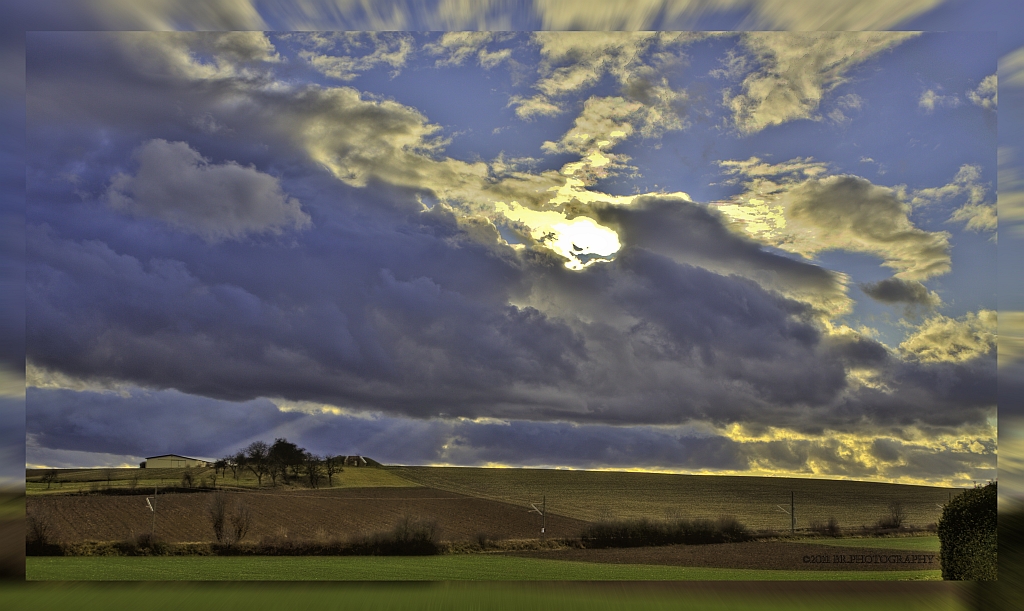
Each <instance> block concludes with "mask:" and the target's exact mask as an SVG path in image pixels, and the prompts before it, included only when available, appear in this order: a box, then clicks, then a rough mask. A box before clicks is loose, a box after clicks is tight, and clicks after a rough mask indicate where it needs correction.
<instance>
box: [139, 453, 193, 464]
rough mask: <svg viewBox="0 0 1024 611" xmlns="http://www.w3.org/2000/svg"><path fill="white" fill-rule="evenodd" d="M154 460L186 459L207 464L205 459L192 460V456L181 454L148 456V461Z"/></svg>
mask: <svg viewBox="0 0 1024 611" xmlns="http://www.w3.org/2000/svg"><path fill="white" fill-rule="evenodd" d="M154 458H184V459H187V460H201V461H203V462H207V461H206V460H205V459H203V458H192V457H191V456H182V455H181V454H161V455H159V456H147V457H146V460H152V459H154Z"/></svg>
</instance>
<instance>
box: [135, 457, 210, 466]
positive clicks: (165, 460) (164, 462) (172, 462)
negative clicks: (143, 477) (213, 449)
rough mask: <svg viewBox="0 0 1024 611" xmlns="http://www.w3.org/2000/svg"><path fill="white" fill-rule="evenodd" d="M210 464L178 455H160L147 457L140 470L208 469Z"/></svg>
mask: <svg viewBox="0 0 1024 611" xmlns="http://www.w3.org/2000/svg"><path fill="white" fill-rule="evenodd" d="M209 466H210V463H209V462H207V461H205V460H201V459H198V458H189V457H188V456H181V455H179V454H161V455H160V456H147V457H146V462H144V463H141V464H140V465H139V468H141V469H183V468H185V467H209Z"/></svg>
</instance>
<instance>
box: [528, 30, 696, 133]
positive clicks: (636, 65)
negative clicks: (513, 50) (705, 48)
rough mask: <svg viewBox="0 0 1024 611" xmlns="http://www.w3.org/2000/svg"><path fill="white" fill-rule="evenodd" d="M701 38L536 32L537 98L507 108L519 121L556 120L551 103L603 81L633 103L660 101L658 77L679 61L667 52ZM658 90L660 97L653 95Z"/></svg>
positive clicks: (662, 85) (690, 35) (662, 34)
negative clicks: (538, 57)
mask: <svg viewBox="0 0 1024 611" xmlns="http://www.w3.org/2000/svg"><path fill="white" fill-rule="evenodd" d="M706 36H707V34H703V33H690V32H671V33H670V32H536V33H534V35H533V41H534V42H535V43H536V44H538V45H539V46H540V55H541V63H540V66H539V68H538V71H539V73H540V78H539V79H538V80H537V82H536V83H535V84H534V88H535V89H537V90H538V92H539V93H537V94H535V95H534V96H532V97H529V98H526V97H516V98H513V99H512V105H514V106H516V114H517V115H518V116H519V117H520V118H523V119H529V118H531V117H533V116H536V115H553V114H558V112H561V111H562V110H563V109H561V108H559V107H558V106H557V105H556V103H555V102H554V101H553V100H554V99H557V98H560V97H564V96H567V95H570V94H573V93H578V92H581V91H583V90H585V89H588V88H590V87H593V86H594V85H596V84H597V83H598V82H600V80H601V79H602V78H603V77H605V76H609V75H610V76H612V77H613V78H615V80H616V81H617V82H618V83H619V84H620V85H621V86H622V87H623V92H624V95H627V97H631V93H632V92H635V93H636V94H637V96H636V97H637V98H640V97H642V96H643V95H645V94H646V95H649V96H651V99H652V100H657V99H660V98H664V97H665V96H666V95H667V93H666V92H665V89H667V88H668V85H667V83H666V82H665V81H664V80H662V76H660V75H659V71H660V70H661V69H663V68H664V67H665V66H666V65H671V64H672V63H673V62H675V61H678V59H679V58H678V56H677V55H675V52H670V51H669V50H670V49H673V48H677V47H680V46H682V45H685V44H687V43H689V42H692V41H695V40H699V39H701V38H704V37H706ZM652 51H653V52H652ZM648 54H650V57H649V58H647V59H645V57H646V56H647V55H648ZM658 87H660V88H662V89H661V90H660V93H659V92H658V91H654V88H658ZM669 91H670V90H669ZM641 101H643V100H641ZM645 103H646V102H645Z"/></svg>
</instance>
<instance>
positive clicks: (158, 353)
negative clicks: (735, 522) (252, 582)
mask: <svg viewBox="0 0 1024 611" xmlns="http://www.w3.org/2000/svg"><path fill="white" fill-rule="evenodd" d="M115 4H116V3H112V2H106V3H104V2H98V3H95V8H96V11H95V14H97V15H104V14H106V13H103V11H104V10H107V9H109V10H111V11H112V10H113V7H114V6H115ZM569 4H572V3H569ZM654 4H658V7H654ZM662 4H663V3H653V4H652V7H654V8H656V9H657V10H654V9H652V10H654V12H653V13H650V12H649V13H650V14H646V15H647V16H646V17H644V16H643V15H645V13H644V12H643V11H635V10H634V11H621V12H619V13H615V12H614V11H612V12H611V13H609V14H608V15H605V16H603V17H602V19H605V20H606V23H607V24H610V27H623V28H636V27H651V25H652V22H651V14H656V15H659V19H662V20H669V19H677V20H682V19H685V18H686V17H687V13H686V11H685V10H682V9H680V10H679V11H678V13H679V14H678V15H675V16H674V17H673V15H672V14H669V13H670V12H665V11H666V10H667V9H666V7H664V6H661V5H662ZM670 4H671V3H670ZM683 4H685V3H678V5H679V6H680V7H681V6H682V5H683ZM734 4H736V5H737V6H736V7H734V10H733V12H728V11H726V12H724V13H721V14H718V16H715V15H710V16H707V15H705V16H703V17H702V18H703V19H704V21H702V22H700V23H699V24H698V25H699V26H700V27H701V28H715V29H717V28H725V27H730V28H731V27H758V25H759V24H760V27H774V28H787V27H794V28H811V27H820V28H849V29H872V28H887V27H893V26H894V25H895V24H898V23H906V20H907V19H911V18H913V17H915V16H918V17H919V18H921V19H925V18H926V17H927V15H928V13H927V11H928V10H930V9H933V8H934V5H937V4H939V3H937V2H922V3H919V4H921V6H916V5H915V6H913V7H911V8H912V9H913V10H910V9H907V10H910V12H908V13H907V14H902V13H901V14H898V15H896V14H892V13H885V12H884V11H878V10H876V11H874V12H872V11H866V12H863V11H862V12H859V13H856V14H852V13H851V14H850V15H846V16H845V17H844V15H843V13H842V11H840V12H832V13H830V15H831V17H828V16H827V15H824V14H823V15H822V20H821V23H815V24H810V23H806V24H805V23H803V21H800V20H801V19H803V20H807V19H812V18H814V14H813V12H812V13H804V14H800V15H798V14H793V15H791V16H789V17H787V14H788V13H787V12H786V11H785V10H783V9H782V8H778V7H777V8H776V9H773V10H768V9H767V8H766V7H765V5H766V4H768V3H749V2H748V3H743V2H738V3H734ZM740 5H743V6H740ZM748 5H749V6H748ZM925 5H927V6H925ZM225 6H227V5H225ZM230 6H231V7H234V8H237V9H239V10H242V9H241V8H239V7H242V8H244V7H243V4H241V3H230ZM666 6H668V5H666ZM672 6H675V4H673V5H672ZM909 6H910V5H908V7H909ZM659 7H660V8H659ZM250 8H251V7H250ZM440 8H443V7H440ZM440 8H438V11H439V12H438V13H437V14H438V15H440V14H441V12H440ZM535 8H536V7H535ZM577 8H578V9H580V10H575V9H574V10H575V12H573V11H569V12H563V11H560V10H555V9H551V10H548V11H547V12H545V11H543V10H539V9H538V10H537V11H536V12H535V13H534V19H535V20H539V21H538V23H536V24H534V25H533V26H532V27H534V28H537V27H549V28H570V27H578V28H588V27H596V26H595V25H594V24H590V23H589V22H588V21H587V19H589V17H587V15H589V13H588V12H587V11H584V10H582V8H581V7H577ZM668 8H671V7H668ZM684 8H685V7H684ZM364 11H367V12H366V13H365V14H364V15H363V17H364V18H365V23H363V24H360V25H361V27H364V28H381V27H384V26H387V25H389V22H384V21H381V22H375V21H374V20H373V19H370V17H373V15H372V14H370V13H369V12H368V10H367V9H365V8H364ZM659 11H660V12H659ZM243 12H244V11H243ZM493 12H494V11H492V13H493ZM613 13H614V14H613ZM111 14H113V13H111ZM118 14H119V15H121V17H120V18H121V19H135V20H136V21H134V22H131V23H129V22H128V21H125V22H124V23H120V22H116V23H115V21H116V20H114V19H113V18H112V17H108V18H107V21H105V22H104V23H107V24H108V25H107V27H110V28H115V27H150V28H166V27H168V26H170V27H188V24H187V23H186V24H184V25H182V23H179V22H181V21H182V19H183V18H182V17H181V16H180V15H176V14H175V13H174V12H173V11H170V10H168V11H164V12H163V13H161V12H160V11H151V12H148V13H146V12H140V13H138V14H134V13H132V12H131V11H128V12H124V13H118ZM233 14H234V13H231V12H230V11H226V10H225V11H222V15H223V16H224V18H225V19H228V18H229V17H230V18H231V19H236V17H237V19H236V20H235V21H230V20H229V21H228V22H225V24H221V25H215V26H212V27H218V28H231V27H259V28H261V29H262V28H266V27H272V28H276V29H296V28H302V27H303V25H302V24H301V23H299V22H298V21H296V19H297V17H295V16H291V17H290V18H285V17H282V16H280V15H274V14H261V13H259V12H257V13H254V14H248V13H247V14H248V15H249V16H248V17H247V18H251V19H252V20H253V22H252V23H244V19H242V18H243V17H245V15H242V14H241V13H239V15H235V16H234V17H231V15H233ZM395 14H396V15H397V14H398V13H395ZM638 14H639V15H641V17H642V19H646V21H643V22H638V23H633V22H632V21H629V19H634V15H638ZM133 15H134V16H133ZM147 15H148V17H147ZM261 15H262V16H261ZM921 15H924V17H921ZM485 17H486V18H488V19H490V20H491V21H486V20H484V21H481V22H479V23H470V22H467V23H465V24H461V25H459V26H458V27H487V28H489V29H499V28H500V27H502V26H501V24H500V23H497V21H500V19H497V17H494V15H492V14H490V13H488V14H487V15H483V16H481V17H480V19H485ZM826 17H828V18H826ZM315 18H316V16H315V15H313V16H312V17H310V19H315ZM509 18H510V19H513V20H514V19H515V18H516V15H514V14H513V15H512V16H511V17H509ZM727 18H728V19H729V21H728V22H726V21H723V22H722V23H718V21H716V19H722V20H726V19H727ZM147 19H151V22H150V21H147ZM161 19H163V21H160V20H161ZM238 19H242V21H241V22H237V23H236V21H237V20H238ZM274 19H279V20H281V21H282V22H284V23H286V24H287V25H288V26H289V27H288V28H284V27H282V25H281V24H278V23H277V22H275V21H274ZM616 19H620V20H625V21H623V22H622V23H621V24H618V23H617V22H616V23H612V22H615V20H616ZM771 19H774V20H776V21H778V23H775V22H771ZM837 19H838V21H836V20H837ZM844 19H845V21H844ZM851 19H852V20H853V21H850V20H851ZM858 19H859V20H860V21H857V20H858ZM496 20H497V21H496ZM766 20H767V21H766ZM865 20H866V21H865ZM861 21H863V23H861ZM748 22H749V23H748ZM416 23H417V22H410V23H392V24H390V25H391V26H392V27H395V26H398V27H399V28H400V29H402V28H407V29H416V28H415V25H416ZM422 23H425V24H427V25H429V24H430V23H431V22H430V20H429V19H426V20H425V21H423V22H422ZM909 23H910V24H911V26H914V27H915V28H920V29H930V26H929V25H928V23H927V20H926V19H925V21H922V22H921V23H920V24H917V25H916V26H915V23H914V22H913V21H911V22H909ZM744 24H746V25H745V26H744ZM653 25H654V26H657V27H665V28H668V27H682V26H681V25H680V24H676V23H674V22H670V23H663V22H659V23H654V24H653ZM506 27H512V22H511V21H510V22H509V24H508V25H507V26H506ZM912 29H913V28H912ZM25 45H26V64H25V65H26V68H25V74H26V98H25V99H26V109H27V139H26V150H25V154H24V157H25V159H26V162H27V173H26V176H27V179H26V180H27V184H26V193H27V196H26V197H27V205H26V212H25V230H24V244H25V252H26V256H25V266H26V274H25V277H26V281H25V302H24V303H25V306H24V307H25V312H26V314H25V323H26V324H25V333H26V336H25V345H26V356H27V365H26V369H27V371H26V385H27V389H26V412H25V413H26V417H25V433H26V454H27V456H26V459H27V463H28V464H29V465H30V466H91V465H119V464H134V463H136V462H138V461H139V460H141V458H142V457H144V456H147V455H153V454H159V453H164V452H175V453H182V454H188V455H197V456H204V457H219V456H222V455H224V454H226V453H228V452H231V451H233V450H235V449H237V448H238V447H240V446H242V445H245V444H246V443H248V442H250V441H252V440H254V439H265V440H270V439H272V438H274V437H280V436H285V437H288V438H289V439H291V440H294V441H297V442H298V443H299V444H300V445H303V446H305V447H307V448H309V449H310V450H313V451H317V452H338V453H361V454H366V455H369V456H372V457H374V458H376V459H378V460H381V461H384V462H395V463H406V464H458V465H511V466H524V465H525V466H561V467H576V468H642V469H655V470H666V471H684V472H723V473H757V474H789V475H800V476H818V477H850V478H859V479H874V480H882V481H903V482H930V483H947V484H948V483H953V484H964V483H968V482H970V481H971V480H984V479H989V478H992V477H994V476H995V467H996V437H997V434H996V405H997V394H996V388H997V385H996V377H997V360H996V334H997V322H996V321H997V314H996V311H997V310H998V309H1000V308H1003V309H1004V310H1005V309H1007V307H1010V308H1013V307H1015V306H1014V305H1012V304H1010V305H1009V306H1008V305H1007V303H1004V295H1007V297H1005V299H1010V300H1011V301H1012V299H1013V292H1012V291H1011V292H1009V293H1004V292H999V293H998V294H999V297H998V298H997V286H998V285H999V283H1000V282H1002V281H1003V277H1002V276H998V275H997V265H996V264H997V260H999V261H1000V262H1001V261H1002V260H1003V257H1004V256H1006V253H1007V252H1008V251H1010V250H1012V249H1008V248H1007V247H1006V245H1007V242H1009V243H1011V244H1013V242H1014V240H1013V239H1012V238H1010V239H1007V238H1006V237H1004V236H1003V235H1000V236H999V238H998V242H997V234H996V222H995V221H996V216H997V214H996V185H997V180H999V181H1000V182H1005V180H1006V179H1005V177H1004V176H1005V175H1006V173H1007V172H1012V171H1013V169H1014V167H1016V166H1015V165H1014V163H1015V162H1014V161H1012V154H1013V150H1012V148H1013V147H1010V146H1003V147H1000V146H999V145H1000V142H1001V141H1002V130H1003V124H1002V123H1001V124H1000V125H999V128H1000V132H999V133H997V123H996V112H997V108H998V93H997V89H996V85H997V80H996V69H997V61H999V60H1000V57H1001V56H1002V57H1003V60H1002V61H1000V62H999V65H1000V70H1004V65H1005V63H1006V61H1007V59H1006V58H1008V57H1010V58H1011V59H1012V57H1011V56H1009V55H1007V54H1006V53H1005V52H1004V51H1003V47H1002V46H1001V45H1000V44H998V41H997V39H996V37H995V35H993V34H992V33H983V32H970V31H961V32H947V33H927V32H926V33H919V32H864V33H860V32H848V33H813V34H811V33H800V34H797V33H785V32H758V33H744V34H741V33H721V34H707V33H699V32H697V33H685V32H671V33H625V32H537V33H528V32H524V33H486V32H485V33H479V32H461V33H454V32H449V33H440V32H438V33H434V34H420V33H394V32H392V33H374V32H363V33H346V34H335V33H312V32H303V33H300V32H292V33H284V32H281V33H268V34H263V33H260V32H229V33H182V32H160V33H158V32H141V31H139V32H132V33H115V32H30V33H28V34H27V35H26V39H25ZM1021 63H1024V62H1021ZM1017 70H1018V71H1019V70H1020V67H1018V68H1017ZM1000 89H1002V87H1000ZM1004 97H1005V96H1004ZM1004 105H1005V99H1004ZM997 150H998V155H997ZM1004 196H1005V191H1004V192H1003V193H1001V194H1000V206H1001V207H1002V206H1003V203H1004V202H1003V201H1002V198H1003V197H1004ZM1001 229H1002V228H1001ZM1000 233H1001V234H1002V233H1005V232H1003V231H1000ZM997 244H998V246H999V250H998V251H997ZM1004 267H1005V266H1004ZM1017 309H1024V308H1020V307H1019V306H1018V307H1017ZM1004 319H1005V320H1004ZM1009 320H1012V316H1011V317H1005V316H1004V317H1002V318H1001V319H1000V320H999V324H1000V325H1005V324H1006V322H1007V321H1009ZM1018 326H1020V327H1024V324H1020V321H1018ZM1004 333H1005V332H1004ZM1007 345H1009V344H1007ZM1001 350H1002V346H1001ZM1011 352H1012V351H1011ZM1018 352H1020V351H1018ZM1007 355H1008V356H1007ZM1001 357H1002V358H1001V361H1000V362H1001V363H1002V362H1004V359H1005V362H1006V363H1011V364H1009V365H1006V366H1004V367H1001V368H1000V370H999V376H1000V378H999V379H1000V383H1001V384H1000V389H1001V390H1002V389H1003V387H1004V386H1003V385H1002V382H1003V380H1004V375H1005V374H1006V373H1007V372H1010V373H1013V371H1014V368H1013V365H1012V362H1013V360H1014V358H1015V357H1014V356H1013V354H1011V353H1010V352H1006V351H1003V354H1002V355H1001ZM1016 358H1017V361H1019V355H1017V357H1016ZM1018 377H1019V376H1018ZM1006 379H1013V377H1012V376H1010V377H1008V378H1006Z"/></svg>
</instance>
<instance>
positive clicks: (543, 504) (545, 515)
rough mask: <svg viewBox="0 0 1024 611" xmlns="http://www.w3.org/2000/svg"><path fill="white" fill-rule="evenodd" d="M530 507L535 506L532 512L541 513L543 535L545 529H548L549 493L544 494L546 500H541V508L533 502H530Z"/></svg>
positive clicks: (541, 532)
mask: <svg viewBox="0 0 1024 611" xmlns="http://www.w3.org/2000/svg"><path fill="white" fill-rule="evenodd" d="M530 507H533V509H531V510H530V513H534V512H536V513H539V514H540V534H542V535H543V534H544V533H545V531H547V526H548V497H547V495H544V500H543V502H541V505H540V508H538V507H537V506H536V505H534V504H533V503H530Z"/></svg>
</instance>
